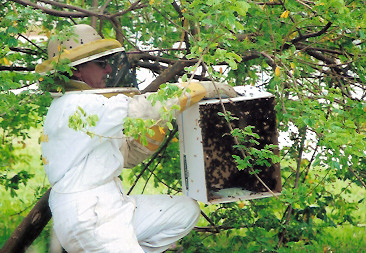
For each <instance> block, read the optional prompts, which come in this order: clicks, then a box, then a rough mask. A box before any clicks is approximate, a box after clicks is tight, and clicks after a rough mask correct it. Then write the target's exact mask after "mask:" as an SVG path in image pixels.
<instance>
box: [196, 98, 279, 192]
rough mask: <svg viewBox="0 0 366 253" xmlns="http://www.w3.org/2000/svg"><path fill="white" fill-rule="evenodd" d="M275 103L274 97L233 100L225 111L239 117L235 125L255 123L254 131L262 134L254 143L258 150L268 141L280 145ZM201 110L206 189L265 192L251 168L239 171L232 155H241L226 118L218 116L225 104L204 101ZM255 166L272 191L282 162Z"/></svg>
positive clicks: (243, 126)
mask: <svg viewBox="0 0 366 253" xmlns="http://www.w3.org/2000/svg"><path fill="white" fill-rule="evenodd" d="M274 105H275V100H274V98H273V97H267V98H258V99H251V100H244V101H236V102H232V101H230V102H227V103H225V104H224V106H225V109H226V111H229V112H231V115H232V116H233V117H237V118H239V119H238V120H233V121H231V125H232V127H233V128H240V129H244V128H245V127H246V126H254V128H253V130H252V131H253V132H254V133H257V134H258V135H259V136H260V138H259V139H257V141H258V142H259V145H254V146H253V147H255V148H257V149H262V148H264V146H265V145H266V144H274V145H277V144H278V132H277V127H276V113H275V110H274ZM199 110H200V121H199V124H200V127H201V131H202V146H203V153H204V163H205V176H206V187H207V192H215V191H218V190H221V189H226V188H242V189H245V190H248V191H252V192H254V193H255V192H266V191H267V189H266V188H265V187H264V185H263V184H262V183H261V182H259V180H258V179H257V178H256V177H255V175H251V174H250V173H249V170H248V169H245V170H238V168H237V164H236V163H235V160H234V158H233V157H232V155H233V154H235V155H238V156H240V157H242V155H241V153H240V151H239V150H238V149H236V148H234V147H233V146H234V145H235V143H234V139H233V137H232V135H231V134H230V130H229V126H228V123H227V121H226V120H225V118H224V117H223V116H219V115H218V113H219V112H222V111H223V110H222V105H221V104H220V103H218V104H204V105H200V108H199ZM245 145H246V146H247V147H249V145H253V144H248V143H245ZM274 153H275V154H278V150H274ZM253 169H254V170H259V171H260V172H259V173H258V174H257V175H258V176H259V177H260V178H261V179H262V180H263V181H264V182H265V184H266V185H267V186H268V187H269V188H270V189H271V190H275V189H276V187H278V183H279V182H278V178H276V175H275V174H276V171H277V172H278V171H279V164H273V163H271V166H270V167H267V166H258V165H255V166H254V167H253Z"/></svg>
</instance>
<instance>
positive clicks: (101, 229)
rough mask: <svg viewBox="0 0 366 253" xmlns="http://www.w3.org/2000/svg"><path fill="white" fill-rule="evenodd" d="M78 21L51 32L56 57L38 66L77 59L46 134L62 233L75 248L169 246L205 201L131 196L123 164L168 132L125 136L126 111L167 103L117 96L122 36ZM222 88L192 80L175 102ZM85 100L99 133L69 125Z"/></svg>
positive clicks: (153, 114) (148, 112)
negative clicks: (113, 77)
mask: <svg viewBox="0 0 366 253" xmlns="http://www.w3.org/2000/svg"><path fill="white" fill-rule="evenodd" d="M70 29H72V33H73V34H74V36H73V37H71V38H69V39H68V40H65V41H57V40H50V42H49V45H48V56H49V59H48V60H47V61H44V62H43V63H41V64H39V65H38V66H37V67H36V71H37V72H39V73H43V74H46V73H48V74H49V73H52V72H53V71H54V66H55V65H54V64H53V63H52V62H58V61H59V60H60V59H68V60H69V62H70V63H69V65H70V66H73V70H72V73H73V75H72V76H71V79H70V81H69V82H68V83H66V84H63V85H64V86H65V89H66V93H65V94H64V95H62V96H60V97H58V98H55V99H54V100H53V102H52V104H51V106H50V108H49V110H48V113H47V117H46V120H45V123H44V133H43V136H42V159H43V162H44V167H45V170H46V173H47V176H48V179H49V182H50V184H51V185H52V190H51V194H50V197H49V205H50V208H51V211H52V215H53V224H54V229H55V232H56V235H57V237H58V239H59V241H60V243H61V245H62V246H63V247H64V249H65V250H66V251H67V252H69V253H72V252H126V253H131V252H132V253H134V252H136V253H137V252H162V251H164V250H166V249H168V248H169V247H170V245H171V244H172V243H174V242H175V241H177V240H179V239H180V238H182V237H183V236H185V235H187V234H188V233H189V231H191V229H192V228H193V227H194V226H195V224H196V223H197V221H198V219H199V216H200V209H199V206H198V204H197V203H196V201H194V200H192V199H191V198H189V197H186V196H169V195H153V196H151V195H150V196H147V195H138V196H127V195H126V194H125V193H124V191H123V189H122V185H121V181H120V180H119V178H118V176H119V175H120V174H121V171H122V168H127V167H132V166H134V165H136V164H138V163H140V162H141V161H142V160H144V159H145V158H147V157H148V156H150V155H151V154H152V153H154V151H156V150H157V148H158V147H159V144H160V143H161V142H162V141H163V139H164V136H163V135H162V134H161V133H160V132H159V131H157V132H156V134H155V135H153V136H149V139H148V141H149V143H148V145H147V146H144V145H142V144H141V143H139V142H138V141H137V140H134V139H130V138H125V137H124V135H123V132H122V130H123V122H124V118H126V117H132V118H144V119H147V118H152V119H158V118H159V113H158V111H159V104H157V105H156V106H152V105H151V103H150V102H148V100H147V99H146V97H147V95H135V96H133V97H129V96H126V95H124V94H118V95H115V96H111V95H110V94H109V93H108V90H106V89H103V88H105V86H106V80H107V78H108V76H109V75H110V73H111V71H112V67H113V66H111V64H110V63H109V62H108V59H107V58H108V56H112V55H115V54H118V53H119V52H122V51H123V50H124V49H123V48H122V46H121V44H120V43H119V42H118V41H116V40H113V39H102V38H101V37H100V36H99V35H98V33H97V32H96V31H95V30H94V29H93V28H92V27H91V26H88V25H76V26H74V27H72V28H70ZM218 88H219V90H220V92H222V93H223V94H225V95H227V96H235V95H236V93H235V92H234V91H233V90H232V89H231V87H229V86H227V85H224V84H218ZM100 91H102V92H100ZM108 94H109V95H108ZM215 95H216V90H215V88H214V87H213V86H210V84H209V83H192V84H190V85H189V93H188V92H185V93H184V95H183V96H181V97H180V98H179V99H176V100H174V99H172V100H170V101H169V103H168V104H170V105H172V104H180V105H181V110H183V109H184V108H186V107H187V106H189V105H191V104H193V103H196V102H198V101H199V100H201V99H202V98H205V97H212V96H215ZM160 106H161V105H160ZM168 106H169V105H168ZM78 108H82V109H83V110H84V111H85V112H86V113H87V114H89V115H95V114H96V115H97V116H98V121H97V123H96V126H94V127H92V128H91V129H90V131H92V132H93V133H94V134H95V135H94V137H91V136H89V135H88V134H86V133H85V131H75V130H73V129H71V128H70V127H69V117H70V115H73V114H75V112H76V111H77V110H78Z"/></svg>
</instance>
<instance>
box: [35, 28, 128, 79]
mask: <svg viewBox="0 0 366 253" xmlns="http://www.w3.org/2000/svg"><path fill="white" fill-rule="evenodd" d="M73 29H74V31H73V33H74V36H72V37H71V38H69V39H67V40H66V41H59V40H56V39H53V40H50V41H49V43H48V48H47V51H48V60H46V61H44V62H42V63H41V64H38V65H37V66H36V72H38V73H40V74H46V73H47V72H49V71H50V72H53V71H54V69H53V64H52V62H57V61H59V60H61V59H69V60H70V61H71V62H70V63H69V65H70V66H76V65H79V64H82V63H85V62H88V61H92V60H95V59H98V58H100V57H103V56H107V55H110V54H113V53H117V52H121V51H124V48H123V47H122V45H121V43H119V42H118V41H117V40H115V39H102V37H101V36H100V35H99V34H98V33H97V31H96V30H95V29H94V28H93V27H91V26H89V25H86V24H80V25H75V26H74V27H73ZM60 52H61V54H60Z"/></svg>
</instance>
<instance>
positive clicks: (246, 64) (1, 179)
mask: <svg viewBox="0 0 366 253" xmlns="http://www.w3.org/2000/svg"><path fill="white" fill-rule="evenodd" d="M364 6H365V1H363V0H362V1H353V0H318V1H303V0H294V1H283V0H263V1H259V0H255V1H241V0H221V1H219V0H205V1H202V0H189V1H186V0H184V1H183V0H182V1H161V0H150V1H144V0H136V1H125V0H117V1H103V2H101V1H99V2H98V1H95V0H94V1H84V0H83V1H73V3H70V1H48V0H40V1H29V0H15V1H2V2H1V9H0V12H1V15H0V16H1V19H0V24H1V28H0V43H1V48H2V50H1V52H0V64H1V65H0V77H1V78H0V79H1V92H0V97H1V99H0V108H1V112H0V128H1V130H2V133H1V137H2V138H1V141H2V145H1V147H0V156H1V157H2V159H1V162H0V173H1V174H0V183H1V185H3V186H4V187H6V188H7V189H9V190H10V193H11V194H16V189H17V187H18V185H19V184H21V183H26V181H27V179H28V178H29V177H30V176H31V175H30V174H29V173H27V170H22V171H19V172H17V173H16V174H15V175H14V174H12V173H9V172H10V171H11V170H12V168H13V166H14V163H15V162H18V161H20V160H26V159H27V157H23V156H19V155H17V152H16V150H17V149H19V148H20V147H21V145H22V140H20V143H18V144H17V143H14V142H13V139H14V138H19V137H20V138H22V139H23V140H24V139H26V138H27V137H28V136H27V131H28V129H29V128H30V127H37V126H40V125H41V124H42V119H43V116H44V115H45V113H46V111H47V106H48V105H49V103H50V100H51V99H50V96H49V95H48V93H47V92H46V91H43V90H40V89H38V90H36V91H34V92H24V93H20V94H18V95H15V94H14V93H13V92H12V91H11V90H13V89H17V88H21V87H28V86H30V85H32V84H34V83H37V80H38V79H39V78H40V76H39V75H37V74H35V73H34V68H35V65H36V63H37V62H39V61H41V60H44V59H45V58H46V43H45V42H44V41H42V40H41V41H36V40H33V39H30V37H29V34H30V33H31V32H33V33H39V34H42V35H45V36H47V37H49V36H50V34H51V33H52V32H53V31H62V30H63V29H64V28H65V27H68V26H69V25H70V24H74V23H88V24H92V25H93V26H95V27H96V28H97V30H98V32H99V33H100V34H102V35H103V36H105V37H115V38H116V39H117V40H119V41H120V42H121V43H122V44H123V45H124V47H125V48H126V52H127V53H128V56H129V60H130V62H131V65H132V68H133V69H148V70H149V71H151V72H152V73H153V74H154V75H155V77H156V78H155V79H154V80H153V81H152V82H151V83H150V84H149V85H147V87H146V88H145V89H144V90H143V91H142V92H146V91H154V90H156V89H157V88H158V87H159V86H160V85H161V84H163V83H166V82H176V81H177V80H178V78H182V79H183V80H190V79H192V78H194V79H197V80H215V81H219V80H220V81H226V82H229V83H231V84H233V85H235V86H239V85H260V86H263V87H264V88H266V90H268V91H270V92H272V93H273V94H275V96H276V101H277V107H276V110H277V119H278V129H279V130H280V131H284V132H289V133H290V139H291V141H290V142H291V143H289V145H286V146H285V147H283V148H282V150H281V159H282V175H283V178H284V182H283V187H284V190H283V192H282V196H281V197H280V198H279V199H275V198H269V199H265V200H260V201H259V200H258V201H251V202H249V203H245V204H246V205H245V206H244V207H243V206H242V205H238V204H237V203H233V204H226V205H219V206H218V207H217V209H215V210H214V211H212V210H211V209H209V210H205V212H209V214H208V217H207V220H209V221H210V222H211V225H212V224H214V226H213V227H207V228H199V229H198V230H199V231H205V232H210V231H213V232H219V231H226V230H229V231H238V229H239V228H241V227H244V228H246V230H245V231H244V232H242V234H239V235H237V234H236V233H235V232H232V233H233V236H231V237H230V240H231V241H232V242H236V246H235V245H234V246H229V245H226V246H224V245H221V246H217V245H216V247H217V248H219V247H222V250H227V251H230V250H232V251H235V250H237V249H236V248H235V247H237V245H241V247H246V250H247V251H260V250H264V251H273V250H278V249H279V248H281V246H282V245H284V244H285V245H290V244H291V243H294V242H302V243H307V242H314V241H316V240H317V239H318V238H319V235H320V234H321V233H322V231H323V228H324V227H326V226H335V225H336V224H343V223H345V222H349V223H351V224H357V223H358V221H357V220H356V219H355V217H353V216H352V209H353V208H355V205H354V204H352V203H348V202H347V200H346V199H345V198H344V197H343V196H342V195H341V194H340V193H338V192H336V191H331V190H329V189H327V188H326V187H325V185H326V183H327V182H331V181H334V180H336V179H338V180H343V181H345V180H351V181H353V182H355V183H357V184H359V185H360V186H362V187H364V188H365V186H366V185H365V183H366V165H365V164H366V163H365V159H366V158H365V129H366V117H365V115H366V104H365V96H366V92H365V88H366V86H365V84H366V80H365V75H364V73H365V67H366V64H365V63H366V62H365V58H364V56H365V28H366V24H365V17H364V15H365V14H364V13H365V7H364ZM198 67H201V68H200V69H202V71H199V72H198V71H197V69H198ZM309 135H310V136H312V141H311V142H309V141H307V140H308V137H309ZM169 153H170V152H169ZM305 154H308V156H306V157H305ZM155 162H157V161H155ZM164 165H165V167H168V168H169V171H170V168H172V167H171V166H170V163H169V160H165V161H164ZM319 168H320V172H319V176H318V177H316V176H314V171H317V170H318V169H319ZM140 169H141V168H140ZM135 170H137V171H138V170H139V168H136V169H135ZM171 170H172V173H173V171H174V169H171ZM143 171H144V173H146V174H144V173H142V175H143V176H142V178H145V180H148V178H149V173H148V171H149V170H143ZM151 173H152V172H151ZM174 173H176V171H175V172H174ZM154 178H155V180H158V181H162V182H164V183H165V184H167V185H168V186H169V187H170V188H175V189H176V190H179V182H176V181H175V180H173V178H172V176H171V174H169V173H166V171H165V173H164V171H163V170H161V171H160V170H159V171H158V172H156V173H154ZM342 191H347V187H345V188H344V189H343V190H342ZM211 225H210V226H211ZM199 233H200V232H199ZM199 233H198V234H193V235H192V236H191V237H188V238H186V239H185V240H184V241H183V243H182V244H183V245H185V247H186V248H187V249H188V248H189V247H193V246H197V245H200V247H201V248H202V250H205V251H210V252H211V251H212V252H214V251H213V250H212V249H210V247H209V246H207V245H203V244H202V240H201V239H199V238H200V234H199ZM222 233H224V232H222ZM228 234H229V233H228ZM243 245H244V246H243ZM225 247H226V248H225ZM230 247H232V248H230ZM221 252H222V251H221Z"/></svg>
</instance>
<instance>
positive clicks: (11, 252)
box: [0, 189, 52, 253]
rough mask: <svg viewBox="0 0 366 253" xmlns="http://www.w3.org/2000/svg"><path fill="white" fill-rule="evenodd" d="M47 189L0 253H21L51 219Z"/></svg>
mask: <svg viewBox="0 0 366 253" xmlns="http://www.w3.org/2000/svg"><path fill="white" fill-rule="evenodd" d="M50 191H51V189H49V190H48V191H47V192H46V193H45V194H44V195H43V197H42V198H41V199H40V200H39V201H38V202H37V204H36V205H35V206H34V207H33V209H32V210H31V211H30V212H29V214H28V215H27V217H25V218H24V220H23V221H22V222H21V223H20V225H19V226H18V227H17V228H16V229H15V231H14V232H13V234H12V235H11V236H10V238H9V239H8V240H7V241H6V242H5V244H4V246H3V247H2V249H1V250H0V253H22V252H25V250H26V249H27V247H28V246H30V245H31V244H32V242H33V241H34V240H35V239H36V238H37V237H38V235H39V234H40V233H41V232H42V230H43V228H44V227H45V226H46V225H47V223H48V222H49V220H50V219H51V216H52V214H51V210H50V208H49V206H48V197H49V195H50Z"/></svg>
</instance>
